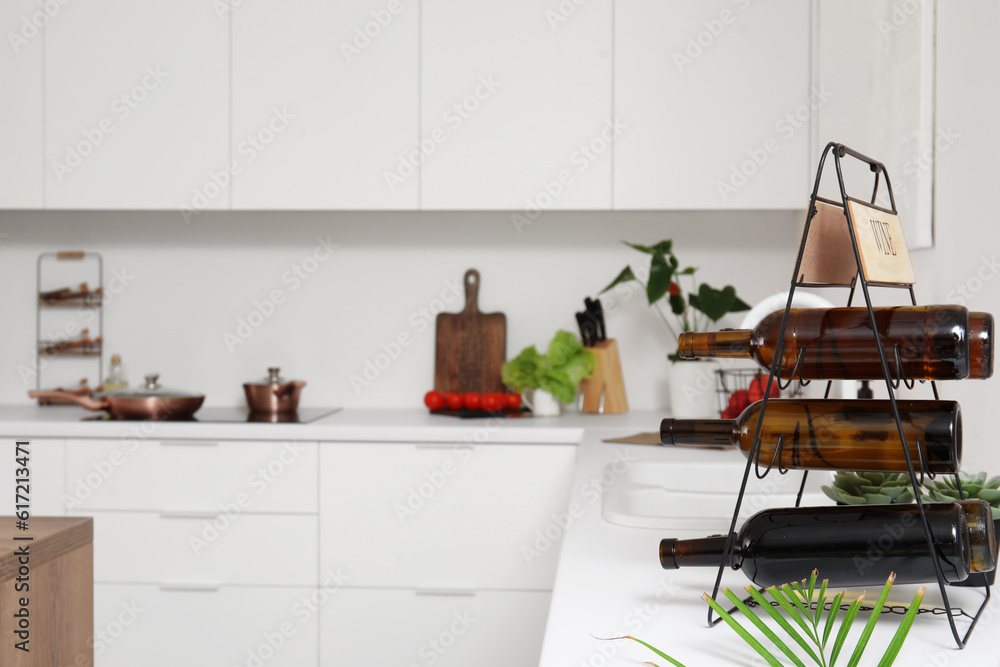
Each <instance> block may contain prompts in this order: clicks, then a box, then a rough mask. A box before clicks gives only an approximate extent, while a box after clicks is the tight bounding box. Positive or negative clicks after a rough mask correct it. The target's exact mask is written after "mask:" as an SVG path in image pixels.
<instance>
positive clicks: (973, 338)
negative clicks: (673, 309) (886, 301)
mask: <svg viewBox="0 0 1000 667" xmlns="http://www.w3.org/2000/svg"><path fill="white" fill-rule="evenodd" d="M874 313H875V325H876V329H877V331H878V335H879V337H880V338H881V340H882V345H883V347H884V349H885V353H886V361H888V364H889V372H890V373H891V374H892V377H893V378H899V377H905V378H907V379H910V380H961V379H964V378H976V379H985V378H988V377H990V375H992V373H993V345H992V340H993V318H992V316H990V315H989V314H987V313H974V314H970V313H969V311H968V310H967V309H966V308H965V307H963V306H950V305H949V306H906V307H898V308H875V309H874ZM783 317H784V311H782V310H779V311H775V312H773V313H771V314H770V315H768V316H767V317H765V318H764V319H763V320H761V322H760V324H758V325H757V326H756V327H754V328H753V329H731V330H724V331H718V332H713V333H693V332H687V333H682V334H681V335H680V337H679V338H678V341H677V354H678V355H679V356H680V357H681V358H682V359H696V358H698V357H737V358H745V359H754V360H755V361H756V362H757V363H758V364H760V365H761V366H763V367H764V368H766V369H768V370H770V369H771V366H772V365H773V364H774V362H775V358H774V357H775V354H776V353H777V346H778V334H779V333H780V331H781V320H782V318H783ZM896 348H898V349H899V360H900V362H901V366H902V369H900V368H899V367H897V363H896ZM803 350H804V353H803V358H802V362H801V366H800V367H799V369H798V370H797V371H795V365H796V362H797V361H798V357H799V353H800V352H801V351H803ZM779 370H780V372H781V375H782V377H785V378H788V377H791V375H792V373H793V371H795V373H796V377H801V378H802V379H806V380H810V379H826V380H873V379H879V378H882V377H883V373H882V362H881V360H880V358H879V353H878V345H877V344H876V342H875V334H874V333H873V332H872V325H871V319H870V317H869V315H868V310H867V309H866V308H793V309H791V310H790V311H789V313H788V323H787V324H786V326H785V335H784V351H783V354H782V357H781V360H780V362H779ZM900 370H902V375H900Z"/></svg>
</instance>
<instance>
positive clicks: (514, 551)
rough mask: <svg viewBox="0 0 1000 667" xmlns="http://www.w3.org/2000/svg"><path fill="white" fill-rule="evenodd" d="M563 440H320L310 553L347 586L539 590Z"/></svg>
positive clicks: (564, 488)
mask: <svg viewBox="0 0 1000 667" xmlns="http://www.w3.org/2000/svg"><path fill="white" fill-rule="evenodd" d="M575 456H576V448H575V446H572V445H480V446H478V447H476V448H469V447H456V446H454V445H439V446H434V445H402V444H383V443H366V444H340V443H321V444H320V471H321V472H320V480H321V481H320V516H321V522H320V526H321V528H320V530H321V536H320V540H321V562H322V564H323V568H324V570H335V569H337V568H342V569H343V571H344V573H345V574H347V575H348V576H349V577H350V578H351V579H350V582H349V585H351V586H389V587H397V588H445V589H464V590H469V589H484V588H491V589H522V590H551V589H552V584H553V581H554V579H555V568H556V563H557V560H558V556H559V543H560V539H559V538H560V536H561V534H562V527H561V526H560V523H563V524H564V523H565V519H566V517H565V516H564V513H565V512H566V509H567V505H568V502H569V492H570V483H571V480H572V474H573V464H574V461H575Z"/></svg>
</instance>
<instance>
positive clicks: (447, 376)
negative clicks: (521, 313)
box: [434, 269, 507, 392]
mask: <svg viewBox="0 0 1000 667" xmlns="http://www.w3.org/2000/svg"><path fill="white" fill-rule="evenodd" d="M463 282H464V284H465V310H463V311H462V312H460V313H440V314H439V315H438V316H437V348H436V350H435V354H434V388H435V389H437V390H438V391H440V392H447V391H452V392H467V391H478V392H489V391H503V390H504V386H503V381H502V380H501V379H500V368H501V366H503V363H504V361H505V360H506V358H507V316H506V315H504V314H503V313H481V312H479V271H477V270H475V269H469V270H468V271H466V272H465V280H464V281H463Z"/></svg>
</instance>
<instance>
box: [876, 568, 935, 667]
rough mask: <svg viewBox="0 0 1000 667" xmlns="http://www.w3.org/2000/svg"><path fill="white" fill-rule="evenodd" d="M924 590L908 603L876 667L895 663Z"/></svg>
mask: <svg viewBox="0 0 1000 667" xmlns="http://www.w3.org/2000/svg"><path fill="white" fill-rule="evenodd" d="M926 590H927V589H926V588H924V587H923V586H921V587H920V588H919V589H918V590H917V594H916V595H915V596H914V597H913V602H911V603H910V607H909V608H908V609H907V610H906V615H905V616H903V620H902V621H900V623H899V627H898V628H896V634H895V635H893V636H892V641H891V642H889V647H888V648H887V649H886V650H885V654H884V655H883V656H882V659H881V660H880V661H879V663H878V667H890V665H892V663H893V662H895V660H896V656H897V655H899V649H900V648H901V647H902V646H903V641H904V640H905V639H906V635H907V634H908V633H909V632H910V626H912V625H913V619H915V618H916V617H917V612H918V611H919V610H920V603H921V601H923V599H924V593H925V592H926Z"/></svg>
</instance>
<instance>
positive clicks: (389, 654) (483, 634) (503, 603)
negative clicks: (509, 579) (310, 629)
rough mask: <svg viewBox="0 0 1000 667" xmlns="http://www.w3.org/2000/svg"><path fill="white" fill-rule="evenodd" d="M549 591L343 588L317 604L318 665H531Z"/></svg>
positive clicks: (535, 661)
mask: <svg viewBox="0 0 1000 667" xmlns="http://www.w3.org/2000/svg"><path fill="white" fill-rule="evenodd" d="M549 598H550V594H549V593H524V592H506V591H501V592H478V593H475V594H474V595H467V596H465V595H454V596H452V595H420V594H418V593H415V592H414V591H412V590H393V589H388V590H356V589H343V590H340V591H337V593H336V594H335V595H334V596H333V597H332V598H331V599H330V601H329V602H328V603H327V605H326V606H325V607H324V608H323V613H322V618H321V620H320V624H321V631H322V634H321V639H320V642H321V645H320V665H321V666H322V667H341V666H342V665H351V667H368V666H371V667H385V665H400V666H403V665H436V666H437V667H468V666H469V665H476V667H511V666H512V665H537V664H538V658H539V655H540V653H541V647H542V636H543V635H544V632H545V621H546V617H547V615H548V609H549Z"/></svg>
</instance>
